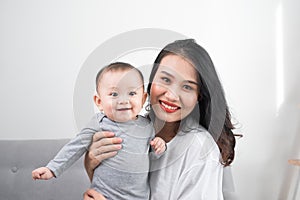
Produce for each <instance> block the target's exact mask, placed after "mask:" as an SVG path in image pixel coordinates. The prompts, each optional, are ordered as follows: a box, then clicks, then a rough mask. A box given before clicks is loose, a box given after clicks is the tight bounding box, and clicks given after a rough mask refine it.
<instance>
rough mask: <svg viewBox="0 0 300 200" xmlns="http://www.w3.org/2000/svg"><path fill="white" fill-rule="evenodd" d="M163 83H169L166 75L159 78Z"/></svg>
mask: <svg viewBox="0 0 300 200" xmlns="http://www.w3.org/2000/svg"><path fill="white" fill-rule="evenodd" d="M161 79H162V80H163V81H164V82H165V83H170V81H171V80H170V79H169V78H166V77H162V78H161Z"/></svg>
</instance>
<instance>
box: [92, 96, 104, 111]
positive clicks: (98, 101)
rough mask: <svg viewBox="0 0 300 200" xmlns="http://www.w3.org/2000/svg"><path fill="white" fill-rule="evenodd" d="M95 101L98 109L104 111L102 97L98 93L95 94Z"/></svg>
mask: <svg viewBox="0 0 300 200" xmlns="http://www.w3.org/2000/svg"><path fill="white" fill-rule="evenodd" d="M94 102H95V104H96V106H97V107H98V109H99V110H100V111H102V110H103V107H102V104H101V99H100V97H99V96H98V95H94Z"/></svg>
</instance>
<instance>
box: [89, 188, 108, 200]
mask: <svg viewBox="0 0 300 200" xmlns="http://www.w3.org/2000/svg"><path fill="white" fill-rule="evenodd" d="M83 199H84V200H106V198H105V197H104V196H103V195H102V194H100V193H99V192H97V191H95V190H93V189H88V190H87V191H86V192H85V193H84V194H83Z"/></svg>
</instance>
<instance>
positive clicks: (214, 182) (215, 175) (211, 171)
mask: <svg viewBox="0 0 300 200" xmlns="http://www.w3.org/2000/svg"><path fill="white" fill-rule="evenodd" d="M222 178H223V166H222V165H221V163H220V162H219V161H213V160H206V161H202V162H201V163H199V164H196V165H194V166H191V167H190V169H189V170H188V171H186V172H184V173H183V174H182V175H181V177H180V179H179V181H178V183H177V184H178V185H177V190H176V191H177V194H176V195H175V198H174V199H178V200H200V199H201V200H223V194H222Z"/></svg>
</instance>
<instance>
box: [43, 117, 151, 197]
mask: <svg viewBox="0 0 300 200" xmlns="http://www.w3.org/2000/svg"><path fill="white" fill-rule="evenodd" d="M98 131H111V132H114V133H115V135H116V137H120V138H122V140H123V142H122V149H121V150H120V151H118V154H117V155H116V156H114V157H112V158H109V159H106V160H104V161H102V162H101V164H100V165H99V166H98V167H97V168H96V169H95V171H94V176H93V180H92V185H91V187H92V188H94V189H95V190H97V191H98V192H100V193H102V194H103V195H104V196H105V197H106V198H107V199H108V200H109V199H114V200H116V199H118V200H119V199H130V200H143V199H145V200H146V199H147V200H148V199H149V197H150V187H149V183H148V172H149V165H150V164H149V152H150V141H151V140H152V139H153V138H154V136H155V134H154V129H153V126H152V124H151V122H150V121H149V120H148V119H146V118H144V117H142V116H138V117H137V119H136V120H133V121H128V122H122V123H121V122H114V121H112V120H110V119H108V118H107V117H106V116H104V115H103V114H101V113H97V114H95V116H94V117H93V118H92V119H91V121H90V122H89V123H88V125H87V127H85V128H83V129H82V130H81V132H80V133H79V134H78V135H77V136H76V137H75V138H74V139H72V140H71V141H70V142H69V143H67V144H66V145H65V146H64V147H63V148H62V149H61V150H60V151H59V152H58V154H57V155H56V156H55V158H54V159H53V160H51V161H50V162H49V163H48V165H47V167H48V168H49V169H50V170H51V171H52V172H53V173H54V174H55V176H56V177H58V176H59V175H61V174H62V173H63V172H64V171H65V170H66V169H67V168H68V167H70V166H71V165H72V164H73V163H74V162H75V161H76V160H78V159H79V158H80V157H81V156H82V155H83V154H84V153H85V152H86V151H87V150H88V148H89V146H90V144H91V142H92V137H93V135H94V134H95V132H98ZM151 154H152V152H151ZM153 154H154V152H153ZM151 156H152V155H151ZM153 157H154V158H155V157H156V156H155V155H153Z"/></svg>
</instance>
